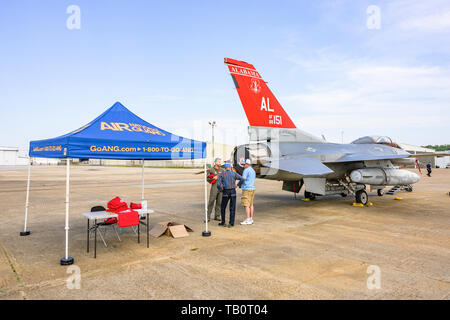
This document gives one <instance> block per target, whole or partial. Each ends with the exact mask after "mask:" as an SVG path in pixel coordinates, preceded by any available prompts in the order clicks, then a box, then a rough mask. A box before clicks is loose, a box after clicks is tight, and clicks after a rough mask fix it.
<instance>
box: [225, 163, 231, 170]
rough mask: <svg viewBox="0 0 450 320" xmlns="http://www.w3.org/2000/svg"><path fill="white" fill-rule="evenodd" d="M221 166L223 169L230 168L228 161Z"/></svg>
mask: <svg viewBox="0 0 450 320" xmlns="http://www.w3.org/2000/svg"><path fill="white" fill-rule="evenodd" d="M223 167H224V168H225V169H228V168H231V164H230V163H225V164H224V165H223Z"/></svg>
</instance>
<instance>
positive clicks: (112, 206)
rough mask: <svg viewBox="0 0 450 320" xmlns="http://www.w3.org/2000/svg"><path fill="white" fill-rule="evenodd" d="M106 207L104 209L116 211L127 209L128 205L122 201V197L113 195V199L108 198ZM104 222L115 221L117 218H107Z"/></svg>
mask: <svg viewBox="0 0 450 320" xmlns="http://www.w3.org/2000/svg"><path fill="white" fill-rule="evenodd" d="M107 206H108V208H107V209H106V211H107V212H112V213H118V212H121V211H126V210H128V205H127V203H126V202H122V199H120V198H119V197H115V198H114V199H112V200H110V201H109V202H108V204H107ZM104 222H105V223H117V218H116V217H114V218H109V219H105V220H104Z"/></svg>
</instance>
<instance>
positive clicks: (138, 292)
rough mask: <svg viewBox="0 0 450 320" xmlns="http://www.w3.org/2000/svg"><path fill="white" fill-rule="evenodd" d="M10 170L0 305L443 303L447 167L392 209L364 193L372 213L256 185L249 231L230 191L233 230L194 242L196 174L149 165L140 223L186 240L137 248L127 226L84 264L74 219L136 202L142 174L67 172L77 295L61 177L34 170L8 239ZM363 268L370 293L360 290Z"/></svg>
mask: <svg viewBox="0 0 450 320" xmlns="http://www.w3.org/2000/svg"><path fill="white" fill-rule="evenodd" d="M15 169H17V170H0V203H1V208H0V217H1V223H0V299H450V210H449V207H450V206H449V205H450V196H449V195H448V192H449V191H450V169H434V170H433V174H432V177H431V178H429V177H427V176H426V175H425V174H422V175H421V181H420V182H419V183H418V184H416V185H415V186H414V192H411V193H408V192H401V193H398V194H397V195H396V196H401V197H403V200H394V196H388V195H385V196H383V197H378V196H376V193H375V192H371V193H369V197H370V201H372V202H373V206H370V207H362V208H361V207H352V202H353V200H354V198H353V197H351V196H349V197H347V198H342V197H340V196H327V197H320V198H319V200H317V201H312V202H304V201H301V200H300V199H301V196H300V195H299V196H298V197H297V200H294V199H293V194H292V193H288V192H285V191H282V190H281V182H277V181H268V180H257V183H256V187H257V192H256V197H255V201H256V203H255V211H256V213H255V224H254V225H251V226H241V225H239V221H242V219H243V218H244V210H243V208H242V207H241V206H240V204H239V200H240V191H239V192H238V194H239V198H238V206H237V217H236V220H237V221H236V226H235V227H234V228H231V229H228V228H223V227H219V226H217V222H215V221H212V222H211V226H210V229H211V231H212V236H211V237H209V238H204V237H202V236H201V232H202V231H203V230H204V224H203V223H202V220H203V217H204V202H203V180H202V178H203V176H202V175H197V174H196V173H197V172H198V171H199V169H155V168H148V169H146V175H145V186H146V188H145V193H146V199H147V200H148V203H149V207H150V208H152V209H154V210H155V213H154V214H153V215H152V216H151V217H150V221H151V224H155V223H157V222H162V221H176V222H180V223H184V224H186V225H188V226H190V227H191V228H192V229H194V232H193V233H190V235H189V237H187V238H179V239H174V238H170V237H168V236H162V237H159V238H153V237H151V238H150V248H146V242H145V233H144V234H143V235H142V241H141V243H140V244H138V243H137V237H136V235H135V234H134V233H133V232H132V231H131V230H130V229H124V230H122V232H121V238H122V242H119V241H118V240H117V238H115V236H114V234H113V233H112V232H111V231H109V233H108V234H107V235H106V239H107V241H108V247H107V248H105V247H104V246H103V244H102V242H101V241H98V247H97V248H98V251H97V259H94V258H93V251H92V250H91V252H90V253H87V252H86V219H85V218H84V217H82V216H81V213H82V212H86V211H89V210H90V208H91V207H92V206H95V205H103V206H106V203H107V202H108V201H109V200H110V199H112V198H113V197H115V196H120V197H121V198H122V199H124V200H125V201H126V202H128V203H129V202H131V201H133V202H139V201H140V196H141V189H140V183H141V178H140V173H141V169H140V168H127V167H121V168H119V167H81V166H76V167H75V166H73V167H72V168H71V169H72V170H71V190H70V243H69V247H70V250H69V253H70V255H71V256H73V257H74V258H75V265H76V266H78V267H79V270H80V274H81V281H80V289H76V288H72V289H70V288H68V286H67V279H68V278H69V277H70V276H71V273H68V268H67V267H63V266H60V265H59V259H60V258H61V257H62V256H63V255H64V239H65V236H64V234H65V233H64V232H65V230H64V221H65V217H64V214H65V203H64V201H65V168H64V167H56V168H40V169H39V170H35V169H34V168H33V170H32V173H31V177H32V182H31V194H30V208H29V223H28V226H29V227H28V229H29V230H31V232H32V233H31V235H30V236H27V237H20V236H19V232H20V231H21V230H23V219H24V208H25V190H26V174H27V171H26V170H22V169H19V168H15ZM302 192H303V190H302ZM227 215H228V213H227ZM141 230H142V231H144V232H145V228H142V229H141ZM92 245H93V243H92V242H91V248H92ZM371 266H372V267H371ZM373 270H379V275H380V277H379V278H377V279H378V280H379V281H375V282H371V283H375V284H379V285H380V288H379V289H377V288H372V289H369V287H370V286H369V287H368V285H367V282H368V279H369V282H370V280H373V279H374V278H373V277H374V276H375V275H374V274H373V272H374V271H373ZM368 272H369V273H368ZM377 274H378V273H377ZM69 287H70V286H69Z"/></svg>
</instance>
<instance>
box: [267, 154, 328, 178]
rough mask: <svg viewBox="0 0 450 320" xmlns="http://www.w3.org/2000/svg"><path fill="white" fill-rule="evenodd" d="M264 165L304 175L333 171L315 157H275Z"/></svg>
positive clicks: (318, 174)
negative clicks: (275, 158)
mask: <svg viewBox="0 0 450 320" xmlns="http://www.w3.org/2000/svg"><path fill="white" fill-rule="evenodd" d="M265 166H266V167H270V168H274V169H278V170H283V171H288V172H292V173H297V174H301V175H304V176H320V175H325V174H328V173H333V172H334V171H333V170H331V169H330V168H328V167H327V166H326V165H324V164H323V163H322V162H320V161H319V160H318V159H316V158H311V157H298V158H291V159H277V160H274V161H272V162H270V163H268V164H265Z"/></svg>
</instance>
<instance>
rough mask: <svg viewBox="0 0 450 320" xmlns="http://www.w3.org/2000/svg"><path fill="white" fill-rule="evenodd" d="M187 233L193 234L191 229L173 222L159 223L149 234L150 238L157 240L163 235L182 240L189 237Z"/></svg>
mask: <svg viewBox="0 0 450 320" xmlns="http://www.w3.org/2000/svg"><path fill="white" fill-rule="evenodd" d="M188 231H189V232H193V230H192V229H191V228H189V227H188V226H186V225H184V224H180V223H177V222H174V221H169V222H159V223H157V224H155V225H154V226H153V228H151V229H150V231H149V233H150V235H151V236H153V237H155V238H158V237H160V236H162V235H163V234H166V235H168V236H172V237H174V238H183V237H187V236H189V234H188Z"/></svg>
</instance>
